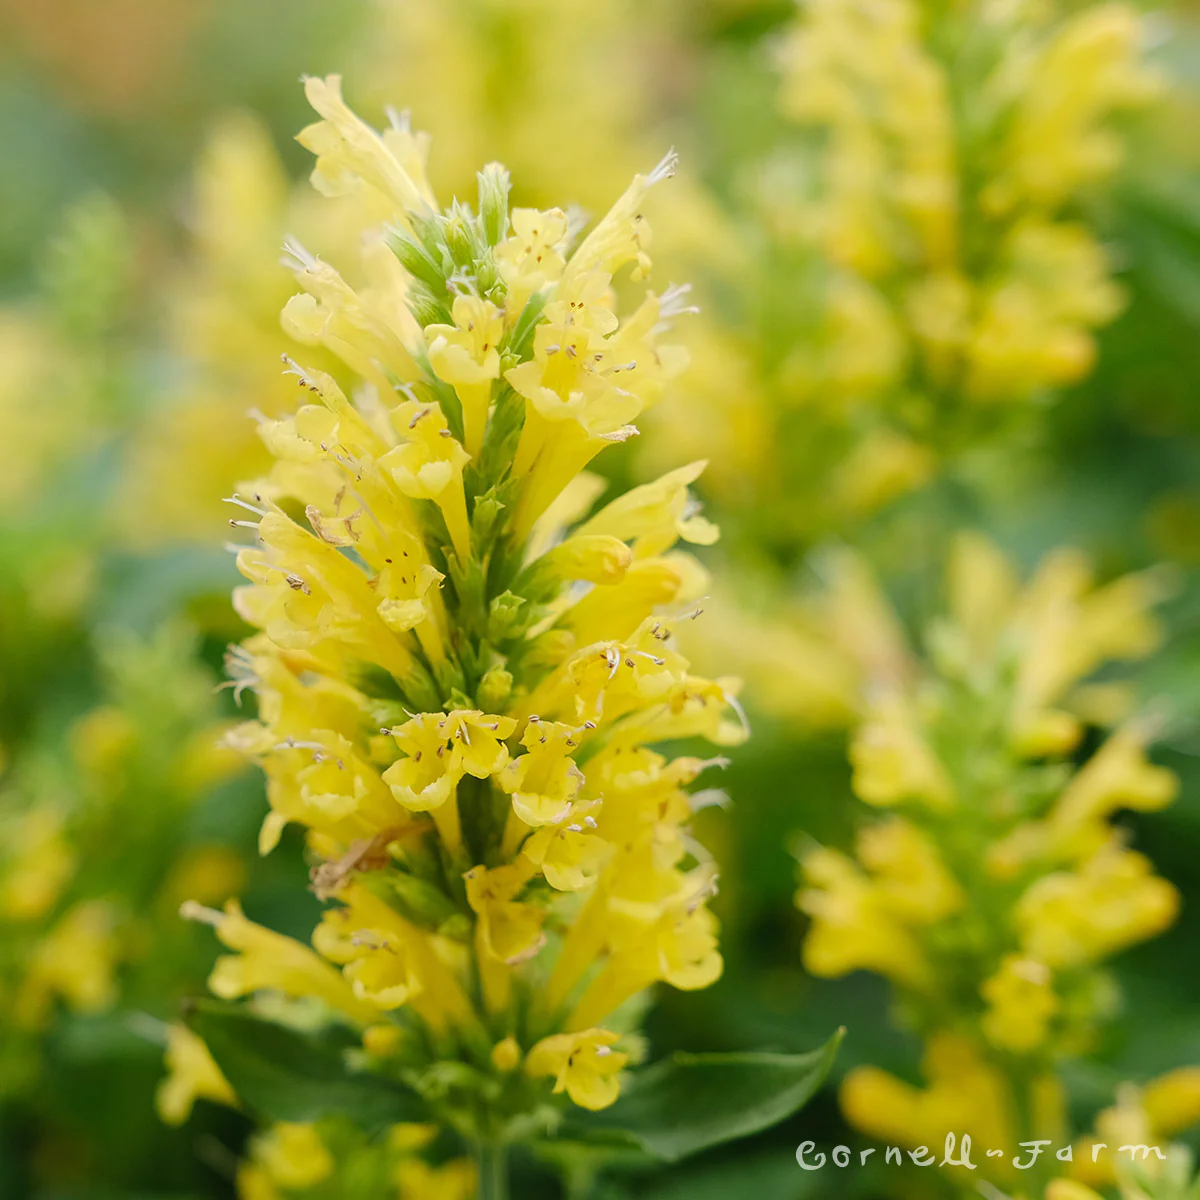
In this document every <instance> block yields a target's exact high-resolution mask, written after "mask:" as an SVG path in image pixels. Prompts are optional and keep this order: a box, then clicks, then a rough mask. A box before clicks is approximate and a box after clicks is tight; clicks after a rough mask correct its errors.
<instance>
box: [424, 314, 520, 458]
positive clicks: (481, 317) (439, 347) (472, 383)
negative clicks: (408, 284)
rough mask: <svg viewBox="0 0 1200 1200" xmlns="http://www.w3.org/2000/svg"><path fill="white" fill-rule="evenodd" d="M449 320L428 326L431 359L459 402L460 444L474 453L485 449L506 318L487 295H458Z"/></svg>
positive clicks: (440, 377)
mask: <svg viewBox="0 0 1200 1200" xmlns="http://www.w3.org/2000/svg"><path fill="white" fill-rule="evenodd" d="M450 311H451V315H452V316H453V318H454V324H453V325H428V326H426V328H425V338H426V341H428V343H429V363H430V365H431V366H432V367H433V369H434V371H435V372H436V373H437V376H438V378H439V379H443V380H445V382H446V383H449V384H452V385H453V387H454V389H455V390H456V391H457V392H458V398H459V400H460V401H462V406H463V428H464V437H463V445H464V446H465V447H466V450H467V453H468V454H470V455H471V456H472V457H476V456H477V455H478V454H479V452H480V451H481V450H482V449H483V431H484V428H485V427H486V425H487V418H488V405H489V402H490V399H491V390H492V380H493V379H497V378H499V376H500V351H499V349H498V347H499V345H500V341H501V339H502V338H503V336H504V318H503V315H502V314H501V312H500V310H499V309H498V308H497V307H496V306H495V305H494V304H492V303H491V302H490V301H488V300H480V299H479V298H478V297H477V296H466V295H463V296H456V297H455V300H454V307H453V308H452V309H451V310H450Z"/></svg>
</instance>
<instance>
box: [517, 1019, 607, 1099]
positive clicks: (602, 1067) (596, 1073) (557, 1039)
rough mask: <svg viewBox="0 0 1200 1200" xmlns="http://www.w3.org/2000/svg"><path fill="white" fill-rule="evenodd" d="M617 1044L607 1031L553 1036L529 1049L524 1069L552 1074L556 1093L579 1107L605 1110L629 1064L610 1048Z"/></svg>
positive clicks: (533, 1072)
mask: <svg viewBox="0 0 1200 1200" xmlns="http://www.w3.org/2000/svg"><path fill="white" fill-rule="evenodd" d="M616 1041H617V1035H616V1034H615V1033H610V1032H609V1031H608V1030H607V1029H585V1030H583V1031H582V1032H580V1033H558V1034H554V1035H553V1036H551V1037H547V1038H543V1039H542V1040H541V1041H540V1042H538V1043H537V1045H536V1046H534V1047H533V1049H532V1050H530V1052H529V1056H528V1057H527V1058H526V1060H525V1070H526V1071H528V1073H529V1074H530V1075H534V1076H538V1075H553V1076H554V1090H555V1092H562V1091H565V1092H566V1093H567V1095H568V1096H570V1097H571V1099H572V1100H574V1101H575V1103H576V1104H578V1105H579V1106H580V1107H581V1108H590V1109H598V1108H607V1107H608V1106H609V1105H610V1104H611V1103H612V1102H613V1101H614V1100H615V1099H616V1098H617V1091H618V1084H617V1076H618V1075H619V1074H620V1073H621V1071H622V1070H623V1069H624V1067H625V1064H626V1063H627V1062H628V1061H629V1056H628V1055H627V1054H623V1053H621V1051H620V1050H614V1049H613V1048H612V1047H613V1043H614V1042H616Z"/></svg>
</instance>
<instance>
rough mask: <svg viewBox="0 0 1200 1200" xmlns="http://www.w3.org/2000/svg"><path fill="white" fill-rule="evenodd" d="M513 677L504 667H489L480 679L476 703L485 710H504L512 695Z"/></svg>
mask: <svg viewBox="0 0 1200 1200" xmlns="http://www.w3.org/2000/svg"><path fill="white" fill-rule="evenodd" d="M512 686H513V677H512V673H511V672H510V671H506V670H505V669H504V668H503V667H500V666H495V667H489V668H488V669H487V671H485V672H484V675H483V678H482V679H481V680H480V681H479V690H478V692H477V694H476V703H477V704H478V705H479V707H480V708H482V709H483V711H484V712H503V711H504V708H505V705H506V704H507V703H508V698H509V696H511V695H512Z"/></svg>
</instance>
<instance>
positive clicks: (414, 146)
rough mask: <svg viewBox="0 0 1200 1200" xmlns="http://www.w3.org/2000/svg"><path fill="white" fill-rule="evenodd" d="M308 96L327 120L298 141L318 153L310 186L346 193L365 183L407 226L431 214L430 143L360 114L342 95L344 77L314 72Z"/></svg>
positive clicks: (328, 192) (325, 191)
mask: <svg viewBox="0 0 1200 1200" xmlns="http://www.w3.org/2000/svg"><path fill="white" fill-rule="evenodd" d="M304 94H305V95H306V96H307V97H308V102H309V104H311V105H312V106H313V108H314V109H316V111H317V112H318V113H319V114H320V115H321V117H322V118H324V119H323V120H321V121H319V122H317V123H315V124H313V125H309V126H308V128H307V129H304V130H302V131H301V132H300V133H299V134H298V135H297V137H296V140H297V141H298V142H299V143H300V144H301V145H302V146H303V147H304V148H305V149H306V150H311V151H312V152H313V154H315V155H316V156H317V165H316V167H315V168H314V170H313V173H312V184H313V187H315V188H316V189H317V191H318V192H320V193H321V194H322V195H325V196H342V195H345V194H346V193H347V192H349V191H351V190H352V189H353V188H354V187H356V186H358V185H359V184H363V183H365V184H366V185H368V186H369V187H372V188H374V189H375V190H376V191H378V192H379V193H380V194H381V195H382V196H383V197H384V198H385V199H386V200H387V201H388V202H389V203H390V204H391V205H392V206H393V208H394V210H395V215H396V216H397V217H399V218H400V219H401V220H403V221H404V222H405V223H406V224H407V223H408V221H409V220H410V219H411V218H412V217H427V216H431V215H432V213H433V207H434V203H435V202H434V199H433V193H432V192H431V191H430V188H429V183H428V181H427V180H426V178H425V156H426V154H427V153H428V143H427V142H426V141H425V139H423V138H422V137H421V136H420V135H417V136H414V135H413V134H412V133H410V132H409V131H408V130H407V129H406V128H404V127H403V126H399V127H396V126H393V128H392V129H390V130H388V132H387V133H385V134H384V135H383V136H380V135H379V134H378V133H376V132H375V130H373V129H372V128H371V127H370V126H369V125H367V124H366V122H365V121H362V120H361V119H360V118H359V117H357V116H356V115H355V114H354V113H353V112H351V110H350V109H349V107H347V105H346V102H345V101H344V100H343V99H342V78H341V76H340V75H330V76H328V77H327V78H325V79H318V78H316V77H312V76H310V77H309V78H307V79H305V81H304Z"/></svg>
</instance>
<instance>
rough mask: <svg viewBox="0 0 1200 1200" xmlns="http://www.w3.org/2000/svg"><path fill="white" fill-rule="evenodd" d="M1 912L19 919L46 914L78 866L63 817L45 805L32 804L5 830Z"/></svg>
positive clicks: (0, 900)
mask: <svg viewBox="0 0 1200 1200" xmlns="http://www.w3.org/2000/svg"><path fill="white" fill-rule="evenodd" d="M6 833H7V836H6V838H5V846H6V854H5V858H6V860H7V861H6V862H5V865H4V875H3V877H2V878H0V913H3V914H4V915H5V916H7V917H10V918H12V919H13V920H16V921H31V920H36V919H37V918H38V917H41V916H45V915H46V914H47V913H48V912H49V911H50V910H51V909H52V908H53V907H54V904H55V902H56V901H57V899H58V897H59V894H60V893H61V891H62V889H63V886H64V885H65V884H66V882H67V881H68V880H69V879H70V877H71V875H72V873H73V872H74V870H75V853H74V851H73V850H72V849H71V847H70V845H69V844H68V842H67V840H66V837H65V836H64V829H63V819H62V817H61V816H59V815H58V814H57V813H55V812H54V811H52V810H51V809H50V808H48V807H45V806H39V807H37V808H31V809H30V810H29V811H28V812H25V813H22V814H21V816H20V817H18V818H17V819H16V821H15V822H13V823H12V825H11V826H10V827H9V828H8V829H7V830H6Z"/></svg>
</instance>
